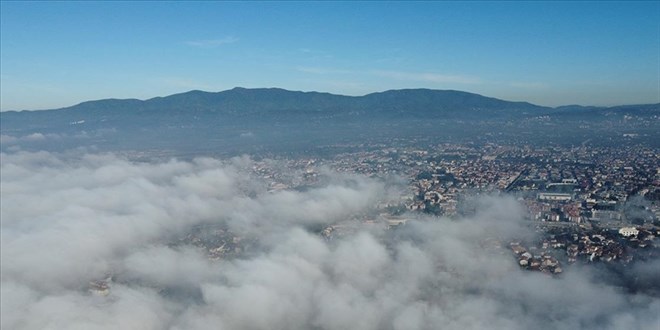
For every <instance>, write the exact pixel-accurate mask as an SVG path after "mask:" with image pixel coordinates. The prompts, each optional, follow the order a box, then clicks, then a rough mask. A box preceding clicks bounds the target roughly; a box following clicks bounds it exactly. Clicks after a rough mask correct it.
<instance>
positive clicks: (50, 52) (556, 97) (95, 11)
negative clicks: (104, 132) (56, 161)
mask: <svg viewBox="0 0 660 330" xmlns="http://www.w3.org/2000/svg"><path fill="white" fill-rule="evenodd" d="M0 6H1V8H0V15H1V17H0V18H1V19H0V24H1V29H0V74H1V80H0V83H1V84H0V103H1V104H0V108H1V109H2V110H20V109H46V108H57V107H64V106H69V105H73V104H76V103H79V102H81V101H85V100H92V99H102V98H140V99H146V98H151V97H155V96H164V95H169V94H173V93H179V92H184V91H188V90H192V89H201V90H207V91H220V90H225V89H230V88H233V87H235V86H242V87H281V88H286V89H292V90H303V91H311V90H315V91H325V92H331V93H338V94H347V95H363V94H366V93H370V92H375V91H383V90H387V89H399V88H434V89H456V90H464V91H469V92H475V93H479V94H483V95H487V96H492V97H497V98H502V99H507V100H516V101H518V100H524V101H530V102H532V103H537V104H541V105H550V106H556V105H564V104H584V105H618V104H631V103H657V102H660V2H582V3H573V2H455V3H454V2H363V3H356V2H330V3H328V2H283V3H277V2H247V3H246V2H193V3H191V2H114V1H111V2H6V1H2V2H1V5H0Z"/></svg>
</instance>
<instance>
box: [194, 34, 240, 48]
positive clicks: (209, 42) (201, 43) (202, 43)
mask: <svg viewBox="0 0 660 330" xmlns="http://www.w3.org/2000/svg"><path fill="white" fill-rule="evenodd" d="M239 40H240V39H239V38H236V37H233V36H229V37H224V38H219V39H206V40H192V41H187V42H186V45H188V46H193V47H199V48H214V47H218V46H221V45H226V44H232V43H235V42H237V41H239Z"/></svg>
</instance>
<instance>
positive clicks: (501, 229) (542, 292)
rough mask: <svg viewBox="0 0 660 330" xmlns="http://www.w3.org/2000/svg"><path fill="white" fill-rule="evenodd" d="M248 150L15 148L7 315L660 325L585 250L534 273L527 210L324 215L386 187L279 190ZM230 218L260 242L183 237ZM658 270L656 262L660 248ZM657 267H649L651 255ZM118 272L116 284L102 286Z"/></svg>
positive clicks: (52, 324)
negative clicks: (366, 217) (228, 251)
mask: <svg viewBox="0 0 660 330" xmlns="http://www.w3.org/2000/svg"><path fill="white" fill-rule="evenodd" d="M251 167H252V162H251V160H250V159H248V158H234V159H230V160H226V161H221V160H216V159H210V158H199V159H195V160H193V161H189V162H187V161H177V160H172V161H168V162H160V163H138V162H132V161H129V160H126V159H123V158H121V157H118V156H116V155H112V154H88V155H78V156H75V157H73V156H71V155H63V154H51V153H46V152H38V153H26V152H19V153H12V154H2V168H1V179H2V185H1V189H2V190H1V194H2V206H1V209H0V219H1V221H2V233H1V235H2V236H1V238H2V241H1V242H2V246H1V247H2V249H1V253H2V255H1V256H2V259H1V260H2V301H1V306H2V318H1V319H2V320H1V322H2V323H1V326H2V328H6V329H117V328H120V329H202V328H209V327H212V328H216V329H218V328H219V329H437V328H446V329H483V328H506V329H529V328H537V329H556V328H572V329H621V328H630V329H633V328H637V329H641V328H654V327H657V326H658V322H660V319H659V317H658V315H660V299H658V298H657V297H650V296H646V295H644V294H641V293H640V294H634V295H633V294H628V293H624V292H622V291H621V290H620V289H618V288H616V287H613V286H607V285H602V284H599V283H596V282H595V281H594V280H593V279H592V274H591V272H590V271H588V270H583V269H580V268H578V267H576V268H574V269H571V270H567V271H565V273H564V274H563V275H562V276H560V277H550V276H548V275H544V274H540V273H531V272H523V271H521V270H519V269H518V266H517V265H516V262H515V260H514V259H513V258H512V256H511V255H510V254H509V253H507V252H506V251H505V250H502V249H497V248H487V247H488V246H491V245H497V244H498V243H497V242H498V241H499V242H505V241H506V240H507V239H511V238H515V237H520V236H523V235H533V233H532V232H529V231H527V230H526V229H525V228H526V227H525V226H521V224H520V221H521V219H522V213H523V212H522V210H521V208H520V207H519V205H518V204H517V203H516V201H515V200H513V199H510V198H506V197H483V198H479V199H478V200H477V202H475V210H476V211H475V213H474V214H473V215H471V216H469V217H466V218H465V219H460V220H448V219H439V220H438V219H420V220H419V221H415V222H410V223H408V224H407V225H405V226H404V227H403V228H400V229H397V230H394V231H388V230H385V228H381V227H380V226H378V225H363V226H362V227H357V228H358V229H357V230H355V231H352V232H351V234H347V235H344V236H341V237H339V238H337V239H334V240H327V239H324V238H323V237H322V236H321V235H319V234H318V233H317V232H315V231H314V230H312V229H310V228H319V227H320V228H323V227H324V226H326V225H329V224H333V223H336V222H340V221H343V220H346V219H349V218H351V217H352V216H353V215H355V214H362V213H367V212H369V211H370V210H371V209H372V208H373V206H374V205H376V204H377V203H378V201H380V200H382V199H384V198H388V197H389V196H388V194H389V190H388V189H389V188H388V186H387V185H386V184H385V183H383V182H381V181H378V180H373V179H368V178H364V177H356V176H346V175H338V174H329V177H330V179H329V180H328V182H327V184H324V185H323V186H321V187H317V188H313V189H308V190H305V191H290V190H283V191H275V192H272V191H271V192H268V186H267V185H266V183H264V182H262V181H261V180H260V179H258V178H255V177H253V176H252V175H251V174H250V168H251ZM218 224H222V225H223V226H226V228H227V229H228V230H230V231H231V232H232V233H235V235H238V236H240V237H242V238H243V239H245V240H248V239H249V240H252V241H254V242H257V244H255V247H254V248H253V249H252V250H251V251H249V253H244V254H241V255H238V256H237V257H235V258H225V259H220V260H216V261H212V260H209V258H208V255H207V254H206V251H203V250H201V249H199V248H198V247H195V246H193V245H190V244H174V243H173V242H179V241H180V238H181V237H182V236H185V235H186V233H188V232H190V231H191V230H193V228H199V227H200V226H208V225H218ZM646 268H648V269H646V270H644V271H645V272H650V271H653V270H655V269H657V267H655V265H649V266H648V267H646ZM640 271H642V270H640ZM109 275H111V276H113V281H112V282H111V285H110V292H109V294H108V295H107V296H99V295H96V294H92V293H90V292H89V283H90V281H93V280H98V279H103V278H105V277H107V276H109Z"/></svg>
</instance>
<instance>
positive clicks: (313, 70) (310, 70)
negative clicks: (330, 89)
mask: <svg viewBox="0 0 660 330" xmlns="http://www.w3.org/2000/svg"><path fill="white" fill-rule="evenodd" d="M296 70H298V71H300V72H305V73H313V74H347V73H352V71H350V70H344V69H334V68H323V67H310V66H299V67H296Z"/></svg>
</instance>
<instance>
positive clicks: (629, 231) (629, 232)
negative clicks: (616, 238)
mask: <svg viewBox="0 0 660 330" xmlns="http://www.w3.org/2000/svg"><path fill="white" fill-rule="evenodd" d="M619 234H621V235H622V236H625V237H629V236H637V234H639V230H637V228H635V227H623V228H621V229H619Z"/></svg>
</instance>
